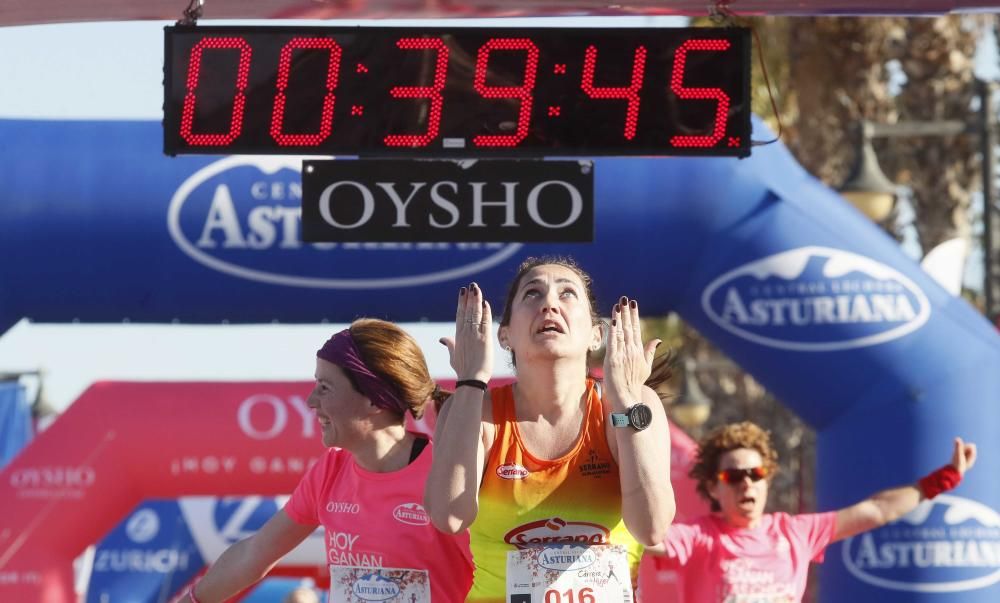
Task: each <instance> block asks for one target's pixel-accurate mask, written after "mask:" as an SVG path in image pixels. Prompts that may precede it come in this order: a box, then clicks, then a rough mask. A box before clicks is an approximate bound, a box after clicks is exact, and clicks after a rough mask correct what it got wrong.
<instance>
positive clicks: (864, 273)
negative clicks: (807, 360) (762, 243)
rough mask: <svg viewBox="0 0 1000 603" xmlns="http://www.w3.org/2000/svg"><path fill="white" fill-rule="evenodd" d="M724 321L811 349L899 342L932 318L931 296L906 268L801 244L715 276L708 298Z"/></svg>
mask: <svg viewBox="0 0 1000 603" xmlns="http://www.w3.org/2000/svg"><path fill="white" fill-rule="evenodd" d="M701 304H702V309H703V310H704V312H705V314H706V315H707V316H708V317H709V318H710V319H711V320H712V321H713V322H715V323H716V324H717V325H719V326H720V327H722V328H723V329H726V330H727V331H729V332H731V333H733V334H735V335H737V336H739V337H741V338H743V339H747V340H749V341H753V342H755V343H758V344H761V345H765V346H769V347H774V348H780V349H786V350H798V351H807V352H821V351H833V350H845V349H850V348H858V347H864V346H870V345H875V344H879V343H884V342H886V341H891V340H893V339H898V338H900V337H903V336H904V335H907V334H909V333H912V332H913V331H915V330H917V329H919V328H920V327H921V326H923V324H924V323H926V322H927V320H928V318H929V317H930V313H931V307H930V301H929V300H928V299H927V295H926V294H925V293H924V292H923V291H922V290H921V289H920V288H919V287H917V285H916V284H915V283H914V282H913V281H912V280H910V279H909V278H907V277H906V276H905V275H903V274H902V273H900V272H899V271H897V270H895V269H893V268H891V267H889V266H886V265H885V264H882V263H880V262H877V261H875V260H873V259H871V258H868V257H865V256H862V255H858V254H856V253H851V252H849V251H843V250H841V249H833V248H829V247H800V248H798V249H791V250H789V251H784V252H781V253H777V254H775V255H771V256H768V257H765V258H762V259H759V260H755V261H753V262H749V263H747V264H744V265H743V266H740V267H738V268H735V269H733V270H730V271H729V272H727V273H725V274H723V275H721V276H719V277H718V278H716V279H715V280H713V281H712V282H711V283H710V284H709V285H708V287H706V288H705V291H704V292H703V293H702V298H701Z"/></svg>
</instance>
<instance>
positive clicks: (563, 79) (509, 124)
mask: <svg viewBox="0 0 1000 603" xmlns="http://www.w3.org/2000/svg"><path fill="white" fill-rule="evenodd" d="M748 31H749V30H746V29H740V28H722V29H716V28H680V29H631V28H630V29H614V28H606V29H592V28H574V29H563V28H550V29H504V28H464V27H428V28H422V27H391V28H390V27H377V28H368V27H365V28H361V27H355V28H346V27H294V28H292V27H213V26H209V27H206V26H177V27H167V28H166V38H165V51H166V52H165V62H164V70H165V84H164V87H165V90H164V120H163V127H164V151H165V152H166V153H167V154H169V155H176V154H184V153H214V154H232V153H253V154H329V155H359V156H367V157H373V156H426V157H490V156H496V157H504V156H506V157H518V156H520V157H542V156H578V155H583V156H597V155H730V156H738V157H745V156H747V155H749V154H750V60H749V59H750V37H749V33H748Z"/></svg>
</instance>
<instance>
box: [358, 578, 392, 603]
mask: <svg viewBox="0 0 1000 603" xmlns="http://www.w3.org/2000/svg"><path fill="white" fill-rule="evenodd" d="M351 592H353V593H354V596H356V597H358V598H359V599H361V600H363V601H386V600H388V599H391V598H393V597H395V596H397V595H398V594H399V585H398V584H396V583H395V582H393V581H392V580H390V579H388V578H386V577H385V576H380V575H379V574H365V575H364V576H361V578H359V579H358V581H357V582H355V583H354V586H353V587H351Z"/></svg>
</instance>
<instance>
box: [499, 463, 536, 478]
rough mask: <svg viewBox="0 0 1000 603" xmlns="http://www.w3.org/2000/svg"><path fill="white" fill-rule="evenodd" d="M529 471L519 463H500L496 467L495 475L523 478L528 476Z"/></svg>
mask: <svg viewBox="0 0 1000 603" xmlns="http://www.w3.org/2000/svg"><path fill="white" fill-rule="evenodd" d="M528 473H529V471H528V470H527V469H525V468H524V467H522V466H521V465H514V464H511V465H500V466H499V467H497V477H502V478H503V479H524V478H526V477H528Z"/></svg>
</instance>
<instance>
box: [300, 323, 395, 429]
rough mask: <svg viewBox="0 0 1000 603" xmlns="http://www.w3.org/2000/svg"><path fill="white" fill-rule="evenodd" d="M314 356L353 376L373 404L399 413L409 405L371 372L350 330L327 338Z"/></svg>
mask: <svg viewBox="0 0 1000 603" xmlns="http://www.w3.org/2000/svg"><path fill="white" fill-rule="evenodd" d="M316 356H317V357H318V358H322V359H323V360H326V361H327V362H332V363H333V364H336V365H337V366H339V367H340V368H342V369H344V370H345V371H347V372H348V373H350V374H351V376H352V377H354V382H355V383H357V385H358V388H359V389H360V390H361V393H362V394H363V395H365V396H367V397H368V399H369V400H371V401H372V403H373V404H374V405H375V406H378V407H379V408H384V409H386V410H392V411H395V412H398V413H399V414H406V411H407V410H409V407H408V406H407V405H406V404H404V403H403V401H402V400H400V399H399V396H398V395H397V394H396V392H395V391H394V390H393V388H392V387H391V386H390V385H389V384H388V383H386V382H385V380H384V379H382V378H381V377H379V376H378V375H376V374H375V373H373V372H371V370H370V369H369V368H368V366H367V365H365V362H364V360H362V359H361V353H360V352H359V351H358V346H357V345H355V344H354V338H353V337H351V330H350V329H344V330H343V331H341V332H339V333H337V334H335V335H334V336H333V337H331V338H330V339H328V340H327V342H326V343H324V344H323V347H321V348H320V349H319V350H318V351H317V352H316Z"/></svg>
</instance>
